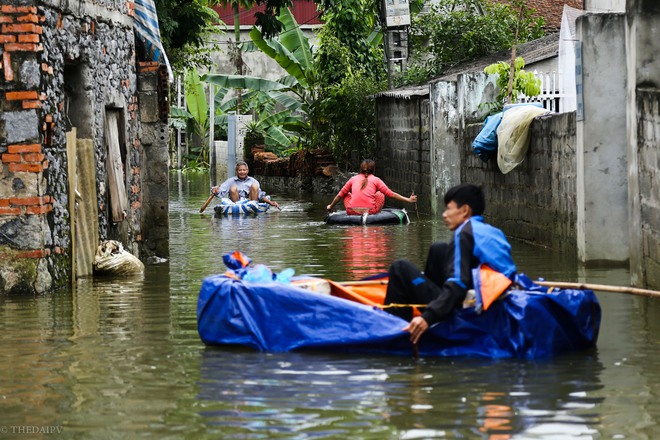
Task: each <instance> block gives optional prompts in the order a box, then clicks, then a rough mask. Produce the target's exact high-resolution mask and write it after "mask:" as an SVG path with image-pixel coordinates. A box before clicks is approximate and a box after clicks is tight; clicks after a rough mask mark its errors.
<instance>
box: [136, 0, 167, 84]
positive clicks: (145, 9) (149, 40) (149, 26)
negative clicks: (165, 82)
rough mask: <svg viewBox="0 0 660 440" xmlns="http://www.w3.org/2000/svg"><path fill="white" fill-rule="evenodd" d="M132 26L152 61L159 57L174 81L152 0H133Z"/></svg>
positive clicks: (158, 59)
mask: <svg viewBox="0 0 660 440" xmlns="http://www.w3.org/2000/svg"><path fill="white" fill-rule="evenodd" d="M133 27H134V28H135V31H136V32H137V34H138V36H139V37H140V39H141V40H142V42H143V43H144V45H145V47H146V50H147V53H148V54H149V55H150V56H151V59H152V60H153V61H160V59H161V57H162V58H163V61H164V62H165V65H166V66H167V74H168V76H169V79H170V82H174V74H173V73H172V67H171V66H170V61H169V60H168V59H167V55H166V54H165V49H163V44H162V43H161V41H160V27H159V26H158V13H157V11H156V6H155V5H154V2H153V0H135V16H134V17H133Z"/></svg>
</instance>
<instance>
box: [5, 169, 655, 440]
mask: <svg viewBox="0 0 660 440" xmlns="http://www.w3.org/2000/svg"><path fill="white" fill-rule="evenodd" d="M171 178H172V190H171V207H170V210H171V215H170V219H171V225H170V226H171V242H170V248H171V260H170V262H169V263H168V264H164V265H159V266H148V267H147V273H146V275H145V277H144V278H143V279H121V280H98V279H94V280H91V279H90V280H81V281H80V282H79V283H78V284H77V287H76V289H75V291H63V292H58V293H56V294H54V295H49V296H45V297H37V298H31V297H0V439H2V438H94V439H104V438H112V439H114V438H122V439H123V438H138V437H150V438H171V439H179V438H182V439H183V438H186V439H187V438H189V439H204V438H208V439H211V438H213V439H215V438H223V439H265V438H268V439H270V438H282V439H312V438H314V439H317V438H318V439H321V438H323V439H430V438H483V439H486V438H488V439H496V438H497V439H504V438H520V439H530V438H539V439H550V438H553V439H569V438H580V439H584V438H628V439H639V438H649V439H652V438H658V436H660V427H658V420H660V399H659V398H658V397H659V395H660V369H659V368H657V365H658V364H659V363H660V336H658V335H659V331H660V319H659V318H660V301H658V300H652V299H647V298H641V297H633V296H628V295H622V294H613V293H599V298H600V300H601V305H602V308H603V323H602V325H601V333H600V341H599V343H598V348H597V350H595V351H592V352H582V353H574V354H569V355H565V356H560V357H557V358H554V359H550V360H543V361H536V362H533V361H519V360H506V361H496V362H495V361H487V360H474V359H422V360H419V361H413V360H411V359H405V358H398V357H388V356H368V357H364V356H347V355H335V354H333V355H329V354H328V355H325V354H319V353H315V354H311V353H309V354H308V353H305V354H301V353H279V354H269V353H257V352H252V351H249V350H243V349H220V348H210V347H205V346H204V345H203V344H202V343H201V342H200V340H199V337H198V335H197V330H196V318H195V308H196V301H197V294H198V291H199V287H200V284H201V281H202V279H203V278H204V277H205V276H207V275H209V274H213V273H217V272H220V271H223V270H224V266H223V264H222V260H221V256H222V255H223V254H224V253H226V252H230V251H233V250H237V249H238V250H241V251H243V252H244V253H245V254H247V255H249V256H250V257H252V259H253V260H254V261H255V262H256V263H263V264H267V265H269V266H270V267H272V268H273V269H274V270H276V271H277V270H281V269H284V268H287V267H292V268H294V269H295V270H296V273H297V274H303V273H306V274H313V275H317V276H323V277H329V278H333V279H344V280H345V279H355V278H360V277H362V276H365V275H369V274H373V273H376V272H379V271H382V270H385V269H386V268H387V266H388V264H389V262H391V261H392V260H393V259H394V258H399V257H406V258H409V259H412V260H414V261H416V262H417V263H419V264H421V263H422V261H423V259H424V257H425V253H426V249H427V248H428V246H429V244H430V243H431V242H432V241H434V240H439V239H445V238H447V232H446V231H445V228H444V226H443V225H442V223H441V222H439V221H437V220H434V219H431V218H428V217H421V218H420V220H419V221H417V218H416V215H415V213H414V212H412V213H411V217H412V220H413V223H411V224H410V225H408V226H404V227H393V226H386V227H367V228H361V227H328V226H326V225H325V224H323V222H322V220H323V216H324V212H323V209H324V206H325V205H326V204H327V203H328V201H329V199H330V197H323V198H321V197H319V198H311V197H308V198H302V199H301V198H300V197H295V198H294V197H287V196H285V195H277V196H278V197H277V200H278V201H279V202H280V204H281V205H282V206H283V210H282V211H281V212H279V211H271V212H269V213H268V214H266V215H263V216H261V217H257V218H244V219H215V218H213V216H212V214H211V213H212V210H211V208H209V210H208V211H207V214H204V215H200V214H199V213H198V209H199V207H200V206H201V205H202V203H203V202H204V200H205V198H206V194H207V191H208V185H207V183H206V182H207V180H206V178H205V177H203V176H201V177H189V176H180V175H177V174H173V175H172V176H171ZM512 244H513V247H514V256H515V259H516V263H517V264H518V266H519V269H520V270H521V271H523V272H525V273H527V274H528V275H530V276H532V277H539V276H544V277H545V278H547V279H554V280H567V281H575V280H581V281H583V280H588V281H589V282H594V283H601V284H608V283H610V284H625V283H626V282H627V277H628V273H627V271H626V270H624V269H589V270H587V269H583V268H579V266H578V265H577V263H576V262H575V261H571V260H570V259H567V258H565V257H562V256H561V255H556V254H553V253H552V252H549V251H547V250H545V249H539V248H535V247H530V246H527V245H524V244H522V243H517V242H514V243H512ZM282 318H283V319H286V317H282Z"/></svg>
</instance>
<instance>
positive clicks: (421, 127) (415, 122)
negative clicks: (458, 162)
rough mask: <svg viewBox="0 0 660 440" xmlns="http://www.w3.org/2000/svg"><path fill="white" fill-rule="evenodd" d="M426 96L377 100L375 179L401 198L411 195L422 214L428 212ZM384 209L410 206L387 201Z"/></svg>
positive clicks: (427, 115)
mask: <svg viewBox="0 0 660 440" xmlns="http://www.w3.org/2000/svg"><path fill="white" fill-rule="evenodd" d="M429 111H430V109H429V100H428V95H421V96H412V97H409V98H407V99H400V98H397V97H391V96H381V97H379V98H378V99H377V100H376V112H377V115H378V116H377V119H378V124H377V133H376V136H377V138H376V145H377V147H376V158H375V159H374V160H376V175H377V176H379V177H380V178H381V179H383V181H384V182H385V184H386V185H387V186H388V187H389V188H390V189H391V190H392V191H395V192H397V193H399V194H401V195H402V196H404V197H408V196H409V195H410V194H411V193H412V192H413V191H414V192H415V194H417V200H418V202H417V206H418V209H419V210H420V211H422V212H430V211H431V199H430V198H431V196H430V194H431V191H430V175H431V157H430V114H429ZM385 204H386V206H396V207H402V208H406V209H408V210H409V211H410V210H411V209H414V206H412V205H410V204H409V203H402V202H398V201H396V200H394V199H391V198H390V199H388V200H386V202H385Z"/></svg>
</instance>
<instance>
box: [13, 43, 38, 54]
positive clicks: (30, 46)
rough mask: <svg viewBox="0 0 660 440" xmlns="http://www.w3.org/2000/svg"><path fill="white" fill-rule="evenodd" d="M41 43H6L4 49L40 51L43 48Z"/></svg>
mask: <svg viewBox="0 0 660 440" xmlns="http://www.w3.org/2000/svg"><path fill="white" fill-rule="evenodd" d="M43 49H44V48H43V46H42V45H41V44H34V43H7V44H5V50H6V51H7V52H41V51H42V50H43Z"/></svg>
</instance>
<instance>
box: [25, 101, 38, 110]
mask: <svg viewBox="0 0 660 440" xmlns="http://www.w3.org/2000/svg"><path fill="white" fill-rule="evenodd" d="M21 107H22V108H24V109H28V108H41V101H23V104H22V105H21Z"/></svg>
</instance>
